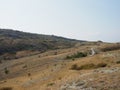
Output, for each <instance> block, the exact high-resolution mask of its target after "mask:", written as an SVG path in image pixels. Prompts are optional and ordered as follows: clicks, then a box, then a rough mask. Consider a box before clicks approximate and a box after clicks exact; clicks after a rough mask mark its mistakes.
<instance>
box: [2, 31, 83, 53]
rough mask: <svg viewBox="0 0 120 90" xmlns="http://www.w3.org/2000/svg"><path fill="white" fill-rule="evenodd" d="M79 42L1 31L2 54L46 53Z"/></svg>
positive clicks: (56, 37)
mask: <svg viewBox="0 0 120 90" xmlns="http://www.w3.org/2000/svg"><path fill="white" fill-rule="evenodd" d="M77 42H84V41H78V40H74V39H68V38H63V37H58V36H54V35H42V34H32V33H26V32H21V31H15V30H11V29H0V54H4V53H12V54H14V53H16V52H17V51H24V50H32V51H40V52H44V51H47V50H54V49H62V48H69V47H72V46H74V45H75V44H76V43H77Z"/></svg>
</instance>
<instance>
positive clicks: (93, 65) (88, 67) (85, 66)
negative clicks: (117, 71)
mask: <svg viewBox="0 0 120 90" xmlns="http://www.w3.org/2000/svg"><path fill="white" fill-rule="evenodd" d="M106 66H107V64H106V63H99V64H97V65H95V64H93V63H90V64H85V65H82V66H78V65H77V64H73V65H72V66H71V69H72V70H84V69H96V68H101V67H106Z"/></svg>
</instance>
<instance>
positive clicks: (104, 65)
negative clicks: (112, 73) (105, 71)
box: [96, 63, 107, 68]
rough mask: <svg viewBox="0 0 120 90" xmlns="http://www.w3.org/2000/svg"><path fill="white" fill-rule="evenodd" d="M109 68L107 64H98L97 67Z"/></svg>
mask: <svg viewBox="0 0 120 90" xmlns="http://www.w3.org/2000/svg"><path fill="white" fill-rule="evenodd" d="M106 66H107V64H106V63H99V64H97V65H96V67H98V68H99V67H106Z"/></svg>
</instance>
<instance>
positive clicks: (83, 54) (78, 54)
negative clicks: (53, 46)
mask: <svg viewBox="0 0 120 90" xmlns="http://www.w3.org/2000/svg"><path fill="white" fill-rule="evenodd" d="M86 56H87V53H83V52H77V53H76V54H73V55H71V56H69V55H68V56H66V59H73V60H74V59H75V58H81V57H86Z"/></svg>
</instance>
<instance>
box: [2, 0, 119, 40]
mask: <svg viewBox="0 0 120 90" xmlns="http://www.w3.org/2000/svg"><path fill="white" fill-rule="evenodd" d="M0 28H9V29H16V30H20V31H25V32H34V33H40V34H50V35H52V34H53V35H59V36H64V37H68V38H74V39H80V40H103V41H109V42H118V41H120V0H0Z"/></svg>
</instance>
